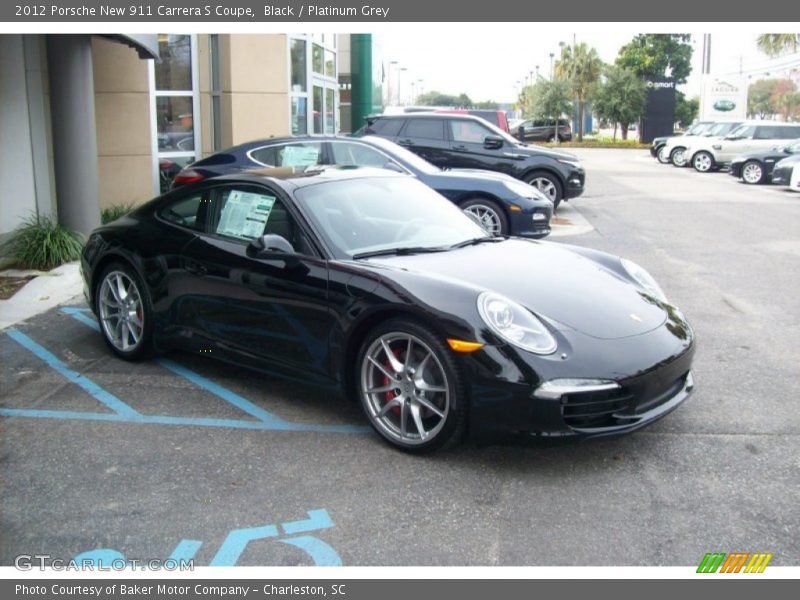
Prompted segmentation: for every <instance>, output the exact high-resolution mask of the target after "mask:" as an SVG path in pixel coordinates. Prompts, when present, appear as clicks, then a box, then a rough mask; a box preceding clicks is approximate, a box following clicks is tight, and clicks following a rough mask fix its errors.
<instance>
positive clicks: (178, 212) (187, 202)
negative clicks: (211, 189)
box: [158, 191, 209, 231]
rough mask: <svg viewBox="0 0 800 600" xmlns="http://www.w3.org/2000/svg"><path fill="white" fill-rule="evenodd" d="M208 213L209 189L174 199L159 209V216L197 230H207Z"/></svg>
mask: <svg viewBox="0 0 800 600" xmlns="http://www.w3.org/2000/svg"><path fill="white" fill-rule="evenodd" d="M208 215H209V196H208V192H207V191H205V192H197V193H195V194H190V195H189V196H184V197H182V198H179V199H177V200H173V201H172V202H170V203H169V204H167V205H166V206H163V207H162V208H161V209H159V211H158V216H159V217H161V218H162V219H164V220H165V221H168V222H170V223H174V224H175V225H180V226H181V227H187V228H189V229H194V230H195V231H205V230H206V222H207V220H208Z"/></svg>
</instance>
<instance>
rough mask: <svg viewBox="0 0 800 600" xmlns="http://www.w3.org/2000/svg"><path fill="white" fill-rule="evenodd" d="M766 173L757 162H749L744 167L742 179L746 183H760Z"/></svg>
mask: <svg viewBox="0 0 800 600" xmlns="http://www.w3.org/2000/svg"><path fill="white" fill-rule="evenodd" d="M763 175H764V172H763V170H762V169H761V165H760V164H758V163H757V162H749V163H747V164H745V165H744V167H742V179H744V180H745V182H746V183H760V182H761V178H762V177H763Z"/></svg>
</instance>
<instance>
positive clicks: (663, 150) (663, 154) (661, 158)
mask: <svg viewBox="0 0 800 600" xmlns="http://www.w3.org/2000/svg"><path fill="white" fill-rule="evenodd" d="M656 157H657V158H658V162H660V163H661V164H662V165H665V164H667V163H668V162H669V154H668V153H667V146H666V145H662V146H660V147H659V148H658V152H657V153H656Z"/></svg>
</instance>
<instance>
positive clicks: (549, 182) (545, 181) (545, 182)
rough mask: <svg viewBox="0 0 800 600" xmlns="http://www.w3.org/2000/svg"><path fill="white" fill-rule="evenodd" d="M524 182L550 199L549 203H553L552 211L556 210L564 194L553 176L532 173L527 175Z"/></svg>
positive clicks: (541, 172) (538, 172)
mask: <svg viewBox="0 0 800 600" xmlns="http://www.w3.org/2000/svg"><path fill="white" fill-rule="evenodd" d="M525 181H526V182H527V183H529V184H530V185H532V186H533V187H535V188H536V189H537V190H539V191H540V192H542V193H543V194H544V195H545V196H547V197H548V198H550V201H551V202H552V203H553V210H554V211H555V209H557V208H558V205H559V204H561V199H562V198H563V196H564V192H563V190H562V189H561V182H560V181H559V180H558V179H557V178H556V177H555V175H551V174H550V173H547V172H545V171H534V172H533V173H531V174H530V175H528V177H527V178H526V179H525Z"/></svg>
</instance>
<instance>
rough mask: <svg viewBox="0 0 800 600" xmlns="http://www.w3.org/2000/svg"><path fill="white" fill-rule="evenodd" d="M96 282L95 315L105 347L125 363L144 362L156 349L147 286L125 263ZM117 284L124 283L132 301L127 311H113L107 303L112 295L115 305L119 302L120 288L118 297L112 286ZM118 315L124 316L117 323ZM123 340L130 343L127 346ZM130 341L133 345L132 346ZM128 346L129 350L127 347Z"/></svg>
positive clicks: (113, 266)
mask: <svg viewBox="0 0 800 600" xmlns="http://www.w3.org/2000/svg"><path fill="white" fill-rule="evenodd" d="M97 281H98V283H97V285H96V287H95V291H94V300H95V312H96V314H97V322H98V324H99V325H100V332H101V334H102V335H103V339H104V340H105V342H106V344H107V345H108V347H109V348H111V351H112V352H114V354H116V355H117V356H119V357H120V358H122V359H124V360H130V361H135V360H140V359H142V358H145V357H146V356H148V355H149V354H150V353H151V352H152V348H153V304H152V301H151V299H150V293H149V292H148V290H147V286H145V284H144V282H143V281H142V279H141V277H139V274H138V273H137V272H136V270H135V269H134V268H133V267H131V266H130V265H129V264H127V263H124V262H114V263H111V264H109V265H107V266H106V267H105V269H103V272H102V273H101V274H100V277H99V278H98V280H97ZM118 281H122V282H123V288H125V289H126V290H127V294H126V297H130V299H131V302H130V304H129V305H128V310H127V311H123V310H121V309H117V310H114V307H112V306H111V305H109V303H108V302H106V301H105V298H107V297H108V294H110V295H111V298H112V301H116V300H117V299H119V289H118V288H117V290H116V292H117V293H116V295H115V294H114V293H113V292H114V290H112V289H111V286H112V283H113V282H118ZM126 282H127V285H126ZM106 283H108V286H109V287H108V288H106V287H105V285H106ZM130 286H133V288H131V287H130ZM136 296H138V299H139V301H138V303H137V302H135V301H134V299H135V297H136ZM122 300H124V298H122ZM115 315H122V316H119V317H116V320H115ZM126 315H127V316H126ZM120 321H122V323H120ZM137 321H138V323H139V324H140V325H139V335H138V338H137V336H136V335H135V330H136V327H137V324H136V323H137ZM131 325H133V327H131ZM118 326H119V327H118ZM117 330H119V334H120V337H119V339H118V340H115V339H113V338H114V335H115V332H116V331H117ZM123 340H127V342H125V341H123ZM131 341H133V342H134V343H133V344H130V342H131ZM126 345H127V346H128V347H125V346H126Z"/></svg>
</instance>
